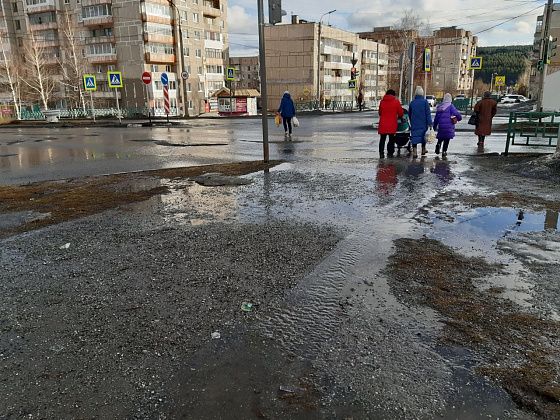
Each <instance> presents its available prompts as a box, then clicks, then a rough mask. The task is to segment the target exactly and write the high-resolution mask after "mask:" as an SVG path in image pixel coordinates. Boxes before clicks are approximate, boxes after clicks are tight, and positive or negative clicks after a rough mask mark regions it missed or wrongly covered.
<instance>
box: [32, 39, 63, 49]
mask: <svg viewBox="0 0 560 420" xmlns="http://www.w3.org/2000/svg"><path fill="white" fill-rule="evenodd" d="M37 46H38V47H40V48H54V47H58V46H60V42H59V41H58V40H54V39H49V40H42V39H38V40H37Z"/></svg>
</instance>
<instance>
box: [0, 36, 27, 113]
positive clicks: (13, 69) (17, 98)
mask: <svg viewBox="0 0 560 420" xmlns="http://www.w3.org/2000/svg"><path fill="white" fill-rule="evenodd" d="M0 53H1V59H2V63H0V74H1V75H2V78H3V79H4V78H5V80H6V82H7V86H8V87H9V89H10V93H11V95H12V101H13V102H14V109H15V111H16V116H17V119H18V120H19V119H21V95H20V93H21V69H22V67H21V60H20V59H19V56H18V55H17V54H12V53H11V51H10V49H9V41H8V38H7V37H6V38H5V37H3V36H1V35H0Z"/></svg>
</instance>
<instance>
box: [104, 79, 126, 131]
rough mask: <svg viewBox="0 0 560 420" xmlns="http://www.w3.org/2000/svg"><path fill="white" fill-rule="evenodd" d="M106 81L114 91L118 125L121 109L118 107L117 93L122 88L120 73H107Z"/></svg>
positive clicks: (120, 118)
mask: <svg viewBox="0 0 560 420" xmlns="http://www.w3.org/2000/svg"><path fill="white" fill-rule="evenodd" d="M107 81H108V82H109V88H110V89H115V97H116V98H117V117H118V118H119V123H121V122H122V121H121V120H122V116H121V108H120V105H119V91H118V89H121V88H122V87H123V78H122V73H121V72H120V71H108V72H107Z"/></svg>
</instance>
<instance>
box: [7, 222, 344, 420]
mask: <svg viewBox="0 0 560 420" xmlns="http://www.w3.org/2000/svg"><path fill="white" fill-rule="evenodd" d="M338 239H339V236H338V234H337V233H336V232H335V231H334V230H333V229H332V228H330V227H321V228H319V227H317V226H314V225H310V224H297V223H291V224H275V223H271V224H236V225H229V224H224V223H214V224H203V225H201V226H196V227H193V226H190V225H187V226H173V227H153V226H151V225H150V224H145V225H144V224H138V223H137V220H132V219H130V220H129V219H127V215H126V214H124V215H123V214H119V213H117V212H108V213H104V214H102V215H98V216H92V217H89V218H86V219H82V220H79V221H74V222H68V223H65V224H62V225H58V226H53V227H49V228H46V229H43V230H40V231H36V232H33V233H29V234H24V235H20V236H17V237H13V238H11V239H5V240H2V241H1V243H0V249H1V250H2V251H1V254H0V274H1V275H0V277H1V282H0V293H1V295H2V296H3V299H2V301H1V302H0V331H1V332H2V334H1V336H0V337H1V338H0V377H1V378H2V379H1V380H0V418H8V419H12V418H14V419H15V418H22V417H25V416H28V417H29V418H70V417H72V418H94V417H96V418H154V417H155V416H156V413H158V412H159V410H160V407H161V406H162V404H163V403H164V402H165V401H166V398H167V395H166V391H165V390H166V384H167V382H168V381H169V379H170V377H171V376H172V375H173V373H174V371H175V370H176V369H177V368H178V367H179V366H181V363H182V361H183V360H184V359H185V358H187V357H189V355H192V354H193V353H194V352H195V351H196V350H197V349H199V348H200V347H201V346H203V345H205V344H206V343H208V342H209V341H211V340H212V333H214V332H217V333H220V331H224V330H226V329H228V328H230V327H231V326H232V325H243V324H244V323H251V322H252V319H253V318H252V315H253V314H247V313H245V312H243V311H241V309H240V306H241V304H242V302H251V303H253V304H254V305H255V308H256V309H255V311H256V312H260V313H263V314H266V311H267V310H268V307H267V304H268V302H270V301H272V300H274V299H278V297H279V296H281V295H282V294H283V293H284V291H285V290H286V289H288V288H290V287H292V286H293V285H294V284H296V282H297V281H298V280H299V279H300V278H302V277H303V276H304V275H305V274H306V273H307V272H308V271H309V270H310V269H311V268H312V267H313V266H314V265H315V264H316V263H317V262H318V261H319V260H320V259H321V258H322V256H323V255H324V254H325V253H327V252H329V251H330V250H331V249H332V248H333V247H334V245H335V244H336V243H337V241H338ZM66 243H70V244H71V246H70V247H69V249H60V247H61V246H62V245H64V244H66ZM214 337H217V335H214Z"/></svg>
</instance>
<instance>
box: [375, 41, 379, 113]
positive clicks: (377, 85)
mask: <svg viewBox="0 0 560 420" xmlns="http://www.w3.org/2000/svg"><path fill="white" fill-rule="evenodd" d="M376 44H377V54H376V56H375V57H376V62H375V106H377V98H379V42H376Z"/></svg>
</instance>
